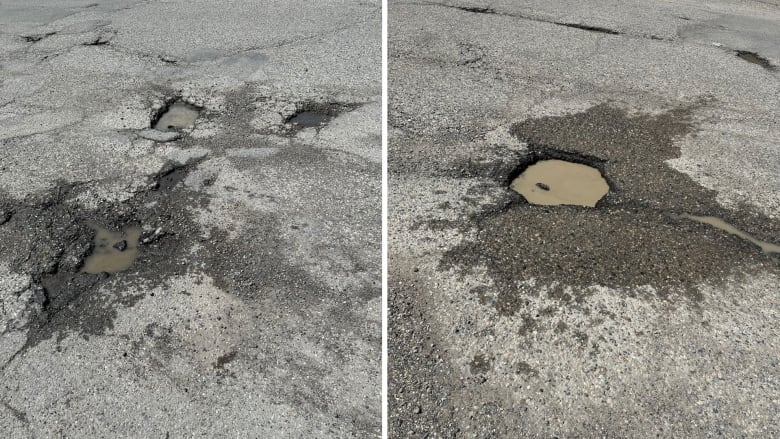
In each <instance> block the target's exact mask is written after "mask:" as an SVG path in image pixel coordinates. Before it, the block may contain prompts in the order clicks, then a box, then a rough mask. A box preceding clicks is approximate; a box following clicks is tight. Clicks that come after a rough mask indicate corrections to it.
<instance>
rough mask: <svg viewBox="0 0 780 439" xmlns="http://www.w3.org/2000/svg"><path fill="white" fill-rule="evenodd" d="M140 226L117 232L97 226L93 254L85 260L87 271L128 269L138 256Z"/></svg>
mask: <svg viewBox="0 0 780 439" xmlns="http://www.w3.org/2000/svg"><path fill="white" fill-rule="evenodd" d="M140 238H141V228H140V227H129V228H127V229H125V230H123V231H119V232H115V231H112V230H108V229H105V228H102V227H95V243H94V249H93V250H92V254H91V255H89V257H88V258H87V260H86V261H84V267H83V268H82V271H84V272H85V273H92V274H97V273H117V272H120V271H124V270H127V269H128V268H130V266H131V265H133V261H134V260H135V258H136V256H138V240H139V239H140Z"/></svg>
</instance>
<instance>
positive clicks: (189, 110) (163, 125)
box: [154, 102, 200, 131]
mask: <svg viewBox="0 0 780 439" xmlns="http://www.w3.org/2000/svg"><path fill="white" fill-rule="evenodd" d="M199 114H200V110H199V109H198V107H195V106H194V105H190V104H185V103H184V102H176V103H174V104H171V106H169V107H168V109H167V110H165V112H164V113H163V114H162V116H161V117H160V119H159V120H157V123H155V124H154V129H156V130H158V131H176V130H180V129H184V128H192V127H194V126H195V120H196V119H197V118H198V115H199Z"/></svg>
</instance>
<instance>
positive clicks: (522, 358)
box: [388, 1, 780, 437]
mask: <svg viewBox="0 0 780 439" xmlns="http://www.w3.org/2000/svg"><path fill="white" fill-rule="evenodd" d="M389 23H390V29H389V33H390V42H389V57H390V63H389V64H390V71H389V80H390V82H389V90H390V101H389V118H390V119H389V131H390V138H389V145H390V150H389V154H388V156H389V171H390V175H389V187H390V195H389V197H390V198H389V206H390V209H389V212H390V213H389V215H390V217H389V230H390V242H389V249H390V250H389V271H390V277H389V280H388V284H389V288H390V296H389V302H390V310H389V318H390V321H389V326H390V334H389V345H390V347H389V360H390V363H389V366H390V372H389V379H390V382H389V385H390V387H389V393H390V399H389V404H390V436H391V437H594V436H599V437H650V436H653V437H655V436H658V437H704V436H715V435H723V436H726V437H771V436H777V435H778V434H780V424H779V423H778V421H777V417H776V413H777V412H778V411H780V401H778V399H777V395H778V394H780V362H779V361H778V358H780V356H779V355H778V354H780V345H778V329H777V321H778V316H779V315H780V294H778V292H779V290H778V287H777V286H778V285H780V255H778V254H777V253H773V252H769V251H762V248H761V247H759V246H758V245H756V244H755V243H754V242H751V241H750V240H748V239H743V238H745V237H748V236H749V237H750V238H752V239H753V240H754V241H755V242H759V241H760V242H764V243H769V244H775V245H777V244H780V152H778V151H779V150H778V146H780V145H779V144H778V139H780V128H779V127H778V125H777V120H778V119H779V118H780V99H778V98H780V71H779V70H778V66H780V52H778V50H777V48H778V47H780V44H779V43H780V31H778V30H779V29H780V26H778V23H780V6H779V5H778V4H777V2H771V1H770V2H723V1H720V2H708V3H707V5H704V4H701V3H695V2H684V1H672V2H664V3H663V4H659V3H653V4H652V5H651V4H648V3H647V2H639V1H631V2H620V3H614V2H602V1H590V2H573V1H572V2H570V1H556V2H546V1H545V2H541V1H538V2H523V4H522V5H519V4H517V2H510V1H494V2H489V3H485V2H481V3H476V2H425V1H424V2H405V1H393V2H391V3H390V17H389ZM543 160H563V161H569V162H573V163H579V164H583V165H587V166H589V167H591V168H595V169H598V170H599V172H600V173H601V174H602V175H603V176H604V178H605V179H606V181H607V183H608V185H609V192H608V193H607V195H606V196H604V197H603V198H601V199H600V200H599V201H598V202H597V203H596V204H595V207H583V206H576V205H562V206H540V205H532V204H529V203H528V202H527V201H526V199H525V198H524V197H523V196H521V195H520V194H519V193H517V192H515V191H513V190H512V189H511V188H510V183H511V182H512V181H513V179H514V178H515V177H517V176H518V175H520V174H521V173H522V172H523V171H524V170H525V169H526V168H527V167H528V166H529V165H532V164H534V163H537V162H540V161H543ZM539 183H540V184H536V185H535V186H531V188H533V190H540V191H550V190H553V189H555V187H552V186H553V185H554V183H551V182H544V181H540V182H539ZM575 204H576V203H575ZM692 216H696V217H715V218H719V219H721V220H723V221H724V222H725V223H728V224H730V225H731V226H733V227H734V228H735V230H738V231H740V233H742V236H738V235H735V234H730V233H727V232H726V231H724V230H721V229H718V228H716V227H713V226H712V225H710V224H706V223H701V222H697V221H694V220H693V219H692ZM711 222H712V221H711ZM717 224H720V223H717ZM776 248H777V247H776V246H775V247H772V246H771V245H765V246H764V249H767V250H771V249H776Z"/></svg>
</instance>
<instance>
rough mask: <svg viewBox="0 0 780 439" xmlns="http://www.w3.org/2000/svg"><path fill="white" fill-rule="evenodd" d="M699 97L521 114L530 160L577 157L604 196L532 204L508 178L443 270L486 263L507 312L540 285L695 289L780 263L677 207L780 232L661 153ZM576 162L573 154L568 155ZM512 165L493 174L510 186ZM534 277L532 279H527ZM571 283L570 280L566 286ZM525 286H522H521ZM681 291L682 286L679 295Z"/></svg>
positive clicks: (568, 296)
mask: <svg viewBox="0 0 780 439" xmlns="http://www.w3.org/2000/svg"><path fill="white" fill-rule="evenodd" d="M692 111H693V108H689V107H686V108H676V109H673V110H671V111H669V112H666V113H663V114H660V115H655V116H654V115H629V114H627V113H626V112H625V111H623V110H621V109H617V108H614V107H611V106H608V105H599V106H596V107H592V108H590V109H589V110H587V111H585V112H582V113H577V114H572V115H566V116H557V117H543V118H539V119H529V120H526V121H523V122H519V123H517V124H515V125H514V126H513V127H512V130H511V131H512V134H513V135H514V136H516V137H517V138H518V139H519V140H521V141H523V142H527V143H528V144H529V153H528V155H527V157H526V163H519V164H518V169H524V168H526V167H528V165H529V164H532V163H535V162H538V161H540V160H543V159H556V158H557V159H567V158H576V160H573V161H576V162H580V163H582V164H586V165H589V166H592V167H595V168H598V169H599V171H601V174H602V175H603V176H604V177H605V178H606V179H607V181H608V182H609V186H610V187H611V190H610V192H609V193H607V195H606V196H605V197H604V198H603V199H602V200H601V201H600V202H599V204H598V207H597V208H595V209H593V208H586V207H579V206H535V205H531V204H529V203H528V202H527V201H526V200H525V199H523V197H522V196H520V195H519V194H516V193H515V192H513V191H512V190H511V189H509V188H508V187H507V200H508V201H507V202H506V204H505V205H504V206H502V207H500V208H498V209H496V210H494V211H492V212H487V213H484V214H481V215H479V216H476V217H473V218H471V220H470V221H471V222H470V223H468V224H461V226H462V227H464V228H469V227H477V229H478V233H477V236H476V237H475V238H474V239H473V240H470V241H466V242H464V243H462V244H460V245H458V246H457V247H455V248H454V249H452V250H450V251H448V252H447V253H446V254H445V255H444V258H443V260H442V264H441V267H440V269H449V268H451V267H459V269H464V270H468V269H469V267H473V266H478V265H484V266H486V267H487V269H488V272H489V274H490V277H491V278H492V279H493V280H494V281H495V285H496V286H495V288H493V289H492V291H493V294H492V295H485V294H483V295H482V297H481V300H482V301H483V302H485V301H487V302H489V303H492V304H493V305H494V306H495V307H496V309H497V310H498V311H499V313H500V314H502V315H512V314H514V313H515V312H516V311H517V310H518V309H519V308H520V307H521V306H523V305H524V303H525V297H526V296H528V295H536V294H538V290H539V287H540V286H545V285H546V286H548V287H552V288H553V290H552V296H554V297H558V298H559V299H560V301H561V302H563V303H566V302H569V301H574V300H577V299H578V298H579V297H581V296H582V295H583V294H587V293H586V291H587V290H586V287H588V286H592V285H602V286H607V287H613V288H623V287H627V288H626V291H627V294H631V291H632V288H631V287H637V286H643V285H650V286H652V287H654V288H655V289H656V291H657V293H658V294H659V295H660V296H661V297H667V298H669V297H670V294H672V293H677V294H681V295H683V296H684V297H688V298H689V299H692V300H694V301H696V300H698V299H700V293H699V289H698V288H697V285H699V284H702V283H714V284H718V283H722V282H723V281H724V280H725V279H726V278H727V277H729V276H732V275H734V276H739V275H740V274H741V273H746V272H747V273H751V272H758V271H761V270H767V271H774V272H778V270H780V262H779V260H778V258H777V257H776V256H772V255H768V254H766V253H763V252H762V251H761V250H760V249H759V248H758V247H756V246H755V245H754V244H752V243H751V242H749V241H746V240H744V239H742V238H740V237H738V236H735V235H733V234H729V233H726V232H724V231H722V230H719V229H716V228H714V227H711V226H710V225H707V224H700V223H697V222H694V221H691V220H688V219H684V218H681V217H680V215H681V214H689V215H699V216H715V217H718V218H722V219H723V220H724V221H726V222H728V223H729V224H732V225H734V226H735V227H737V228H738V229H740V230H742V231H744V232H746V233H749V234H750V235H752V236H754V237H755V238H756V239H759V240H764V241H769V242H771V241H772V239H771V238H772V237H777V236H780V224H778V223H777V222H776V221H772V220H771V219H769V218H766V217H763V216H761V215H759V214H757V213H755V212H749V211H729V210H725V209H723V208H721V207H720V206H719V205H718V203H717V202H716V201H715V196H716V193H715V192H714V191H711V190H708V189H705V188H703V187H701V186H699V185H698V184H697V183H696V182H694V181H693V180H691V179H690V178H689V177H688V176H687V175H685V174H682V173H680V172H678V171H676V170H674V169H672V168H671V167H669V166H668V165H666V164H665V163H664V162H665V161H666V160H669V159H673V158H676V157H678V156H679V155H680V151H679V148H678V146H676V144H675V141H676V140H677V139H680V138H681V137H683V136H685V135H688V134H690V133H693V132H694V131H695V129H694V127H693V125H692V123H691V121H690V117H691V113H692ZM570 161H571V160H570ZM514 176H516V174H513V172H507V173H506V174H505V175H503V176H493V177H494V178H498V179H500V180H502V184H506V185H507V186H509V182H511V180H512V178H513V177H514ZM531 279H535V280H536V287H534V288H528V287H523V286H522V285H524V284H523V281H529V280H531ZM567 286H571V287H574V288H570V289H567V288H566V287H567ZM526 288H527V289H526ZM674 297H677V296H674Z"/></svg>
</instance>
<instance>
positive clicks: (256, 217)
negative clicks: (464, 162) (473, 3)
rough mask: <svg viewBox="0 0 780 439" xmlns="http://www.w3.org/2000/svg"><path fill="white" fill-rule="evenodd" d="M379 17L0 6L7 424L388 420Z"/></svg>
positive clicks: (114, 429)
mask: <svg viewBox="0 0 780 439" xmlns="http://www.w3.org/2000/svg"><path fill="white" fill-rule="evenodd" d="M380 23H381V7H380V3H379V2H376V1H369V2H365V1H317V2H306V1H287V0H285V1H270V0H269V1H241V0H239V1H231V2H215V1H177V0H174V1H165V2H161V1H116V0H115V1H101V0H83V1H81V0H65V1H51V0H49V1H45V0H44V1H29V0H3V1H2V2H0V331H2V332H1V335H0V431H2V433H3V434H2V436H3V437H6V438H27V437H95V438H96V437H105V438H114V437H150V438H154V437H157V438H177V437H215V438H216V437H231V438H235V437H296V438H297V437H306V438H309V437H376V436H378V435H379V434H380V407H381V405H380V396H379V390H378V389H379V388H380V379H381V378H380V340H381V338H380V322H381V316H380V302H381V300H380V296H381V279H380V271H381V267H380V262H381V257H380V244H381V242H380V239H381V232H380V230H381V218H380V212H381V209H380V199H381V198H380V197H381V190H380V189H381V149H380V148H381V142H380V133H381V132H380V113H381V111H380V109H381V102H380V99H381V97H380V95H381V93H380V90H381V87H380V78H381V70H380V69H381V50H380V48H381V46H380V44H381V32H380ZM168 111H170V113H168ZM157 122H161V125H159V126H158V128H160V129H159V130H154V129H152V128H154V127H155V126H156V125H158V124H157ZM95 235H98V237H101V236H102V237H104V238H105V239H106V240H107V241H105V242H100V241H98V242H95V241H93V237H95ZM92 256H95V257H96V258H98V259H97V260H94V261H91V260H90V262H89V263H86V264H85V261H86V260H87V258H88V257H92ZM100 258H104V259H100ZM93 263H94V264H97V265H93ZM128 264H129V268H126V269H125V270H124V271H118V272H115V273H110V274H107V273H102V274H101V273H100V272H98V273H97V274H90V273H88V272H85V269H86V271H95V270H109V269H108V268H105V267H113V268H112V269H110V270H109V271H111V270H113V269H114V268H117V267H119V268H121V267H123V266H125V265H128ZM93 266H94V267H104V268H95V269H87V268H88V267H93Z"/></svg>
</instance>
